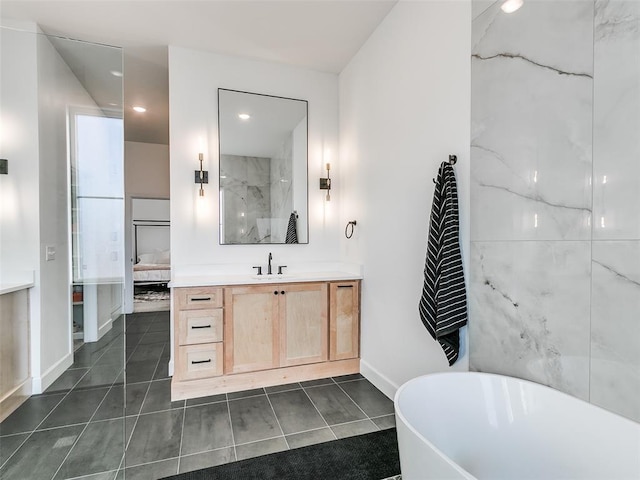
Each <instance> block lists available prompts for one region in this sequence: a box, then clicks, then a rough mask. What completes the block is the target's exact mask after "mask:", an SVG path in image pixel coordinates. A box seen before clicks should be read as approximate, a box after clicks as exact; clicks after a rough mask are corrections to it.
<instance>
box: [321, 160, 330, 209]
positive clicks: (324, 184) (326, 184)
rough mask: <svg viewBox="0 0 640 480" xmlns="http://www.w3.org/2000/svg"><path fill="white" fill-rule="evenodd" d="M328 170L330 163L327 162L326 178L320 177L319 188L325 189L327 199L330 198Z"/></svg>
mask: <svg viewBox="0 0 640 480" xmlns="http://www.w3.org/2000/svg"><path fill="white" fill-rule="evenodd" d="M329 170H331V164H330V163H327V178H321V179H320V190H326V191H327V201H329V200H331V195H330V192H331V178H330V177H329Z"/></svg>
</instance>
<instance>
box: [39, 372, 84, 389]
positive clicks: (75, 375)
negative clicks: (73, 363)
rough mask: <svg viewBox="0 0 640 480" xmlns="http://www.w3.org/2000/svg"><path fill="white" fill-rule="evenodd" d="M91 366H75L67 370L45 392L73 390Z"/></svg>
mask: <svg viewBox="0 0 640 480" xmlns="http://www.w3.org/2000/svg"><path fill="white" fill-rule="evenodd" d="M88 371H89V368H74V369H68V370H65V371H64V372H63V373H62V375H60V376H59V377H58V378H57V379H56V381H55V382H53V383H52V384H51V385H50V386H49V388H47V389H46V390H45V392H44V393H62V392H68V391H69V390H71V389H72V388H73V387H74V386H75V385H76V384H77V383H78V382H79V381H80V379H81V378H82V377H84V375H85V374H86V373H87V372H88Z"/></svg>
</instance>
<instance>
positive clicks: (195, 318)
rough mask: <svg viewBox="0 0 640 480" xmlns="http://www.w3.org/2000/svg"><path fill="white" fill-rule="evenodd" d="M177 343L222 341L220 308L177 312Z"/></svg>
mask: <svg viewBox="0 0 640 480" xmlns="http://www.w3.org/2000/svg"><path fill="white" fill-rule="evenodd" d="M178 316H179V317H178V322H179V323H178V345H195V344H197V343H212V342H221V341H222V309H221V308H215V309H214V308H210V309H206V310H184V311H181V312H178Z"/></svg>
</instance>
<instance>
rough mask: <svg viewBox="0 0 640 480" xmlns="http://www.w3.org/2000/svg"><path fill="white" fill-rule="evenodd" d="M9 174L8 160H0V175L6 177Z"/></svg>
mask: <svg viewBox="0 0 640 480" xmlns="http://www.w3.org/2000/svg"><path fill="white" fill-rule="evenodd" d="M8 173H9V160H7V159H6V158H0V175H7V174H8Z"/></svg>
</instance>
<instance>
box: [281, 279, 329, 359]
mask: <svg viewBox="0 0 640 480" xmlns="http://www.w3.org/2000/svg"><path fill="white" fill-rule="evenodd" d="M278 288H279V290H278V297H279V308H280V365H281V366H283V367H288V366H291V365H303V364H307V363H316V362H324V361H326V360H327V357H328V340H329V339H328V316H327V310H328V308H327V306H328V295H327V292H328V289H327V284H326V283H304V284H289V285H280V286H279V287H278Z"/></svg>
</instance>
